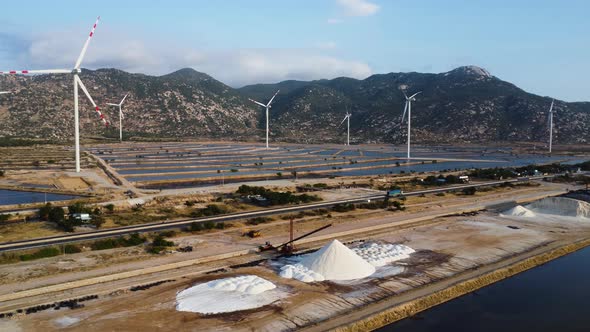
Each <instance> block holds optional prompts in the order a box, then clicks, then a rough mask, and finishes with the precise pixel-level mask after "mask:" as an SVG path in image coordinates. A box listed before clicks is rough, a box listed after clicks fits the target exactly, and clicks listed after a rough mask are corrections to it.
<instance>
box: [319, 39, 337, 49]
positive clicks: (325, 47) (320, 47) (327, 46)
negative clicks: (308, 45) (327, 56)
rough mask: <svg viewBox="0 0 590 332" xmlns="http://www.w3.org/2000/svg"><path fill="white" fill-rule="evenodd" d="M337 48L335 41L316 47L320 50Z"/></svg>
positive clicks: (320, 43)
mask: <svg viewBox="0 0 590 332" xmlns="http://www.w3.org/2000/svg"><path fill="white" fill-rule="evenodd" d="M336 46H337V45H336V42H333V41H326V42H319V43H317V44H316V47H317V48H319V49H320V50H333V49H335V48H336Z"/></svg>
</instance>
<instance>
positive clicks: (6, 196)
mask: <svg viewBox="0 0 590 332" xmlns="http://www.w3.org/2000/svg"><path fill="white" fill-rule="evenodd" d="M77 197H78V196H73V195H62V194H53V193H41V192H33V191H16V190H3V189H0V205H13V204H29V203H43V202H57V201H66V200H70V199H75V198H77Z"/></svg>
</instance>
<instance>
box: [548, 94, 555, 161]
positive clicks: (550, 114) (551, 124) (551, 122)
mask: <svg viewBox="0 0 590 332" xmlns="http://www.w3.org/2000/svg"><path fill="white" fill-rule="evenodd" d="M554 102H555V99H551V106H550V107H549V153H551V151H552V150H553V103H554Z"/></svg>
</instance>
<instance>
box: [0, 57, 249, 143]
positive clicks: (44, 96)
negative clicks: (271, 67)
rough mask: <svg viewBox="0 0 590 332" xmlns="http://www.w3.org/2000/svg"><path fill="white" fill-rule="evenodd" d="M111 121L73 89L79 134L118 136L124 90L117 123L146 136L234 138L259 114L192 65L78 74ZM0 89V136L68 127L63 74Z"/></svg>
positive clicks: (11, 81) (53, 134) (65, 133)
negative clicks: (154, 71) (150, 72)
mask: <svg viewBox="0 0 590 332" xmlns="http://www.w3.org/2000/svg"><path fill="white" fill-rule="evenodd" d="M80 78H81V79H82V81H83V82H84V85H85V86H86V87H87V88H88V90H89V91H90V94H91V95H92V97H93V99H94V100H95V102H96V103H97V104H98V105H99V106H100V107H101V108H102V109H103V112H105V113H106V117H107V119H109V120H111V121H112V126H111V128H109V129H106V128H105V127H104V125H103V124H102V123H101V122H100V121H99V119H98V116H97V115H96V113H95V112H94V110H93V107H92V106H91V104H90V103H89V102H88V100H87V99H86V97H85V96H84V95H83V94H82V91H80V105H81V110H80V114H81V121H82V127H81V128H82V134H83V135H85V136H89V135H102V136H116V135H118V134H117V133H118V129H117V128H116V127H118V119H119V118H118V109H117V108H115V107H108V108H107V107H106V105H105V104H106V103H107V102H110V103H119V101H120V100H121V99H122V98H123V96H124V95H125V94H126V93H129V97H128V98H127V100H126V101H125V104H124V106H123V107H124V108H123V113H124V117H125V118H124V124H123V127H124V129H125V131H126V132H128V134H129V135H132V136H144V137H145V136H147V137H202V136H205V137H213V138H228V137H231V138H240V137H241V136H243V135H244V136H251V135H253V134H256V125H257V122H258V118H257V117H258V113H259V111H258V110H257V109H255V108H254V107H252V106H251V105H250V103H249V102H248V100H247V99H246V98H244V97H243V96H241V94H240V93H238V92H237V91H236V90H234V89H232V88H230V87H228V86H227V85H225V84H223V83H221V82H219V81H217V80H215V79H213V78H211V77H210V76H208V75H206V74H203V73H199V72H197V71H195V70H193V69H182V70H179V71H176V72H174V73H171V74H168V75H164V76H159V77H154V76H147V75H141V74H129V73H126V72H123V71H120V70H116V69H100V70H97V71H88V70H84V71H83V72H82V73H81V74H80ZM0 87H4V88H10V89H12V90H13V91H16V93H14V94H11V95H2V96H0V136H4V135H7V136H32V137H45V138H50V139H64V138H69V137H71V136H72V131H73V83H72V77H71V76H70V75H41V76H32V77H31V76H27V77H23V76H18V77H14V76H12V77H6V76H4V77H0Z"/></svg>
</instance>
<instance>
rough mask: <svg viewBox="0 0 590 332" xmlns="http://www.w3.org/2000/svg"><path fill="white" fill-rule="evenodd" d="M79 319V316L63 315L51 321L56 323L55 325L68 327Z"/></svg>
mask: <svg viewBox="0 0 590 332" xmlns="http://www.w3.org/2000/svg"><path fill="white" fill-rule="evenodd" d="M79 321H80V318H76V317H69V316H63V317H59V318H56V319H55V320H54V321H53V322H54V323H55V325H57V327H68V326H70V325H74V324H76V323H78V322H79Z"/></svg>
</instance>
